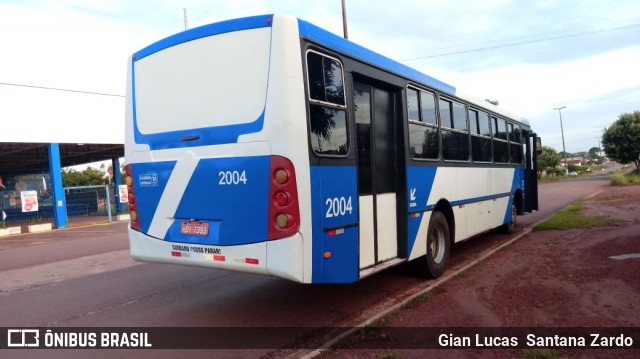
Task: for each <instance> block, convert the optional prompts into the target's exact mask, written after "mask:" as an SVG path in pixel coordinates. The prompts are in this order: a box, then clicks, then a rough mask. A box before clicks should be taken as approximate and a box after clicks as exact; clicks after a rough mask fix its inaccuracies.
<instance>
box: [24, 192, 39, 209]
mask: <svg viewBox="0 0 640 359" xmlns="http://www.w3.org/2000/svg"><path fill="white" fill-rule="evenodd" d="M20 200H21V202H22V212H38V191H22V192H20Z"/></svg>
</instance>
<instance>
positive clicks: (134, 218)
mask: <svg viewBox="0 0 640 359" xmlns="http://www.w3.org/2000/svg"><path fill="white" fill-rule="evenodd" d="M124 173H125V174H126V175H127V177H126V178H125V183H126V184H127V191H129V218H130V219H131V228H133V229H135V230H138V231H139V230H140V216H139V215H138V206H137V204H136V194H135V191H134V187H133V169H132V168H131V164H128V165H126V166H124Z"/></svg>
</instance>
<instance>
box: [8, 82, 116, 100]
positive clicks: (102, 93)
mask: <svg viewBox="0 0 640 359" xmlns="http://www.w3.org/2000/svg"><path fill="white" fill-rule="evenodd" d="M0 85H5V86H17V87H27V88H34V89H41V90H52V91H64V92H75V93H83V94H88V95H100V96H111V97H125V96H124V95H118V94H112V93H104V92H94V91H82V90H72V89H63V88H58V87H46V86H36V85H26V84H16V83H10V82H0Z"/></svg>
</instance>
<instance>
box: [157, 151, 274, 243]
mask: <svg viewBox="0 0 640 359" xmlns="http://www.w3.org/2000/svg"><path fill="white" fill-rule="evenodd" d="M270 161H271V157H270V156H250V157H224V158H207V159H201V160H200V161H199V162H198V165H197V167H196V168H195V170H194V171H193V174H192V175H191V179H190V180H189V184H188V185H187V187H186V188H185V191H184V193H183V194H182V198H181V199H180V203H179V205H178V207H177V208H176V212H175V215H174V217H175V219H176V221H175V222H174V223H173V225H172V226H171V228H170V229H169V231H168V232H167V234H166V238H165V239H166V240H168V241H172V242H186V243H199V244H209V245H218V246H230V245H241V244H248V243H256V242H264V241H266V240H267V232H268V228H267V226H268V222H269V218H268V215H267V213H268V212H269V173H270V170H269V168H270V165H271V162H270ZM168 179H169V178H168V177H167V178H166V180H168ZM190 219H195V220H198V221H203V222H207V223H209V235H208V236H206V237H202V236H185V235H183V234H181V233H180V225H181V223H182V222H183V221H188V220H190Z"/></svg>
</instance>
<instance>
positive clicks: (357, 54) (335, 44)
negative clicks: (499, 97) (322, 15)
mask: <svg viewBox="0 0 640 359" xmlns="http://www.w3.org/2000/svg"><path fill="white" fill-rule="evenodd" d="M297 20H298V27H299V29H300V30H299V31H300V36H301V37H303V38H306V39H308V40H311V41H314V42H316V43H318V44H321V45H323V46H326V47H328V48H330V49H333V50H335V51H336V52H339V53H342V54H345V55H348V56H350V57H353V58H355V59H357V60H360V61H362V62H365V63H367V64H369V65H372V66H374V67H377V68H380V69H382V70H385V71H387V72H390V73H393V74H396V75H398V76H401V77H403V78H405V79H407V80H409V81H411V82H414V83H416V84H421V85H423V86H428V87H431V88H433V89H436V90H438V91H440V92H442V93H445V94H448V95H452V96H456V97H458V98H460V99H463V100H465V101H467V102H470V103H472V104H474V105H476V106H478V107H481V108H484V109H487V110H489V111H491V112H494V113H497V114H500V115H503V116H506V117H509V118H511V119H513V120H517V121H520V122H521V123H522V124H524V125H527V126H529V121H528V120H526V119H525V118H523V117H522V116H519V115H516V114H514V113H512V112H509V111H506V110H504V109H502V108H499V107H497V106H494V105H491V106H487V102H486V101H484V100H481V99H479V98H476V97H474V96H472V95H469V94H468V93H465V92H461V91H460V90H458V89H456V88H455V87H454V86H452V85H449V84H447V83H445V82H443V81H440V80H438V79H436V78H433V77H431V76H429V75H426V74H424V73H422V72H420V71H418V70H415V69H413V68H411V67H409V66H406V65H404V64H401V63H399V62H397V61H395V60H392V59H390V58H388V57H386V56H383V55H380V54H378V53H376V52H374V51H371V50H369V49H367V48H365V47H362V46H360V45H358V44H356V43H354V42H351V41H349V40H348V39H345V38H343V37H340V36H338V35H336V34H334V33H332V32H329V31H327V30H324V29H322V28H320V27H318V26H316V25H313V24H311V23H309V22H306V21H304V20H301V19H297Z"/></svg>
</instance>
